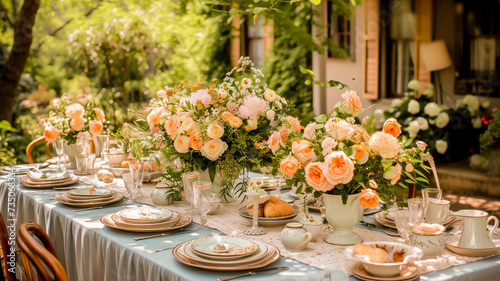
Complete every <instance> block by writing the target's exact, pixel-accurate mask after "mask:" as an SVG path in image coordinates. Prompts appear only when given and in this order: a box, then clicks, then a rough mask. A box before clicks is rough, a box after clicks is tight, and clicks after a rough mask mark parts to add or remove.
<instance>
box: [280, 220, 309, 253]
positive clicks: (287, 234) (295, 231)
mask: <svg viewBox="0 0 500 281" xmlns="http://www.w3.org/2000/svg"><path fill="white" fill-rule="evenodd" d="M312 237H313V235H312V234H311V233H310V232H307V230H306V229H305V228H304V226H303V225H302V224H301V223H300V222H290V223H287V224H286V226H285V228H284V229H283V231H281V242H282V243H283V245H284V246H285V248H287V249H289V250H303V249H305V248H306V247H307V243H309V241H311V239H312Z"/></svg>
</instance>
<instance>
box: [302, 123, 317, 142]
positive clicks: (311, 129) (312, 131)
mask: <svg viewBox="0 0 500 281" xmlns="http://www.w3.org/2000/svg"><path fill="white" fill-rule="evenodd" d="M304 138H306V139H310V140H315V139H316V123H311V124H309V125H307V126H306V128H305V129H304Z"/></svg>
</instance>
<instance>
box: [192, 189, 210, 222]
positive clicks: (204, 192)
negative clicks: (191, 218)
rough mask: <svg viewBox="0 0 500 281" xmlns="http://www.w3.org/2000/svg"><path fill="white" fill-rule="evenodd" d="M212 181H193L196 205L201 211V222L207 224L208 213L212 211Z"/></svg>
mask: <svg viewBox="0 0 500 281" xmlns="http://www.w3.org/2000/svg"><path fill="white" fill-rule="evenodd" d="M211 187H212V183H211V182H209V181H195V182H193V189H194V207H195V209H196V210H197V211H198V212H200V217H201V224H202V225H206V223H207V214H208V211H210V191H211Z"/></svg>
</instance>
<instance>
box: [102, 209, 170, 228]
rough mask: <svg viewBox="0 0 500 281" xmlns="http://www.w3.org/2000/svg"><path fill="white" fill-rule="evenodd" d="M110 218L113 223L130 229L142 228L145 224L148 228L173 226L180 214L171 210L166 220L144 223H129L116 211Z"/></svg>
mask: <svg viewBox="0 0 500 281" xmlns="http://www.w3.org/2000/svg"><path fill="white" fill-rule="evenodd" d="M111 218H112V219H113V221H114V222H115V224H116V225H117V226H119V227H126V228H131V229H143V228H144V227H145V226H146V227H148V228H151V227H154V228H168V227H172V226H174V225H175V224H176V223H177V221H178V220H179V218H180V214H179V213H177V212H172V215H171V216H170V218H169V219H168V220H167V221H163V222H151V223H148V224H147V225H146V224H143V223H130V222H127V221H124V220H123V218H122V217H121V216H120V215H119V213H118V212H116V213H114V214H113V215H112V216H111Z"/></svg>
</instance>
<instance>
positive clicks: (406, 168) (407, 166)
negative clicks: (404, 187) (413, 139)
mask: <svg viewBox="0 0 500 281" xmlns="http://www.w3.org/2000/svg"><path fill="white" fill-rule="evenodd" d="M405 171H407V172H408V173H411V172H413V165H412V164H411V163H408V164H406V167H405Z"/></svg>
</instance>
